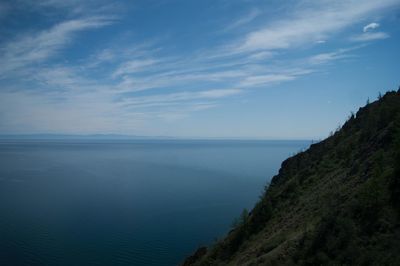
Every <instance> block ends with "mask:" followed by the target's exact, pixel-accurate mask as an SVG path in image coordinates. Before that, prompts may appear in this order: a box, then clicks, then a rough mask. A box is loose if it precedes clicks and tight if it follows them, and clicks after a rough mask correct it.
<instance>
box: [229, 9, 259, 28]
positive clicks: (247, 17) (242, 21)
mask: <svg viewBox="0 0 400 266" xmlns="http://www.w3.org/2000/svg"><path fill="white" fill-rule="evenodd" d="M261 13H262V12H261V11H260V10H259V9H252V10H251V11H250V12H249V13H248V14H246V15H245V16H243V17H241V18H240V19H238V20H236V21H235V22H233V23H232V24H230V25H228V27H227V28H226V30H233V29H236V28H238V27H241V26H243V25H246V24H248V23H250V22H252V21H253V20H254V19H256V18H257V17H258V16H260V15H261Z"/></svg>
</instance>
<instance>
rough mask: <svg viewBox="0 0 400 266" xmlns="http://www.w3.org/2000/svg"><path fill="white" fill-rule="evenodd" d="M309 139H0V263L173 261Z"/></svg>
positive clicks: (219, 231)
mask: <svg viewBox="0 0 400 266" xmlns="http://www.w3.org/2000/svg"><path fill="white" fill-rule="evenodd" d="M308 145H309V141H239V140H236V141H222V140H207V141H200V140H196V141H184V140H154V141H150V140H135V141H133V140H130V141H105V140H96V141H90V140H85V141H79V140H68V141H62V140H52V141H46V140H35V141H33V140H31V141H29V140H23V141H22V140H19V141H12V140H7V141H1V142H0V213H1V215H0V239H1V240H0V264H1V265H11V264H12V265H89V264H90V265H176V264H177V263H179V262H181V261H182V260H183V259H184V258H185V257H186V256H187V255H188V254H190V253H191V252H192V251H193V250H194V249H196V248H197V247H199V246H200V245H206V244H211V243H212V242H213V241H214V240H215V238H217V237H222V236H223V235H224V234H226V233H227V232H228V231H229V229H230V226H231V224H232V221H233V219H234V218H235V217H237V216H239V215H240V212H241V211H242V209H243V208H248V209H250V208H251V207H252V206H253V205H254V203H255V202H256V201H257V199H258V196H259V195H260V194H261V192H262V191H263V188H264V186H265V184H266V183H267V182H268V180H269V179H270V178H271V177H272V176H273V175H274V174H275V173H276V172H277V170H278V169H279V166H280V163H281V162H282V160H284V159H285V158H287V157H288V156H290V155H291V154H293V153H295V152H298V151H299V150H300V149H302V148H305V147H307V146H308Z"/></svg>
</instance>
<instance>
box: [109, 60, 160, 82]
mask: <svg viewBox="0 0 400 266" xmlns="http://www.w3.org/2000/svg"><path fill="white" fill-rule="evenodd" d="M159 62H160V61H159V60H155V59H143V60H132V61H128V62H125V63H123V64H122V65H121V66H119V67H118V69H117V70H116V71H115V72H114V73H113V77H114V78H115V77H118V76H122V75H126V74H134V73H137V72H140V71H143V70H146V69H148V68H149V67H150V66H153V65H155V64H157V63H159Z"/></svg>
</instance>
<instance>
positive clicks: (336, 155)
mask: <svg viewBox="0 0 400 266" xmlns="http://www.w3.org/2000/svg"><path fill="white" fill-rule="evenodd" d="M196 254H197V256H196V257H195V258H193V256H192V257H190V258H191V260H190V261H189V260H187V261H186V262H185V265H400V90H399V91H398V92H394V91H392V92H388V93H386V94H385V95H380V96H379V99H378V100H377V101H375V102H372V103H369V101H368V102H367V105H366V106H365V107H362V108H360V109H359V111H358V112H357V114H351V115H350V116H349V118H348V121H347V122H346V123H345V124H344V125H343V126H342V127H341V128H340V129H338V130H336V132H334V133H332V135H331V136H330V137H329V138H327V139H325V140H323V141H321V142H319V143H316V144H312V145H311V146H310V148H309V149H308V150H307V151H304V152H300V153H298V154H296V155H295V156H293V157H291V158H289V159H287V160H285V161H284V162H283V163H282V167H281V169H280V170H279V174H278V175H276V176H275V177H273V179H272V181H271V184H270V185H269V186H268V188H267V189H266V191H265V193H264V195H263V196H262V197H261V199H260V201H259V202H258V203H257V204H256V206H255V207H254V208H253V210H252V211H251V212H250V213H248V212H247V211H245V212H243V214H242V216H241V218H240V219H239V221H238V222H237V223H236V224H235V227H234V229H232V230H231V232H229V234H228V235H227V236H226V238H225V239H223V240H221V241H219V242H217V243H216V244H215V245H214V246H213V247H211V248H209V249H205V248H202V249H201V252H200V253H199V252H198V253H196Z"/></svg>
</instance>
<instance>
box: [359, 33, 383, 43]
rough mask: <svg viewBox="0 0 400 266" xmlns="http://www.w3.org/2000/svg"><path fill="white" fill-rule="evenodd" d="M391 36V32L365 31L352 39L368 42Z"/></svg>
mask: <svg viewBox="0 0 400 266" xmlns="http://www.w3.org/2000/svg"><path fill="white" fill-rule="evenodd" d="M389 37H390V36H389V34H387V33H385V32H365V33H363V34H360V35H356V36H353V37H352V38H351V40H352V41H354V42H368V41H375V40H383V39H387V38H389Z"/></svg>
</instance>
